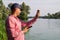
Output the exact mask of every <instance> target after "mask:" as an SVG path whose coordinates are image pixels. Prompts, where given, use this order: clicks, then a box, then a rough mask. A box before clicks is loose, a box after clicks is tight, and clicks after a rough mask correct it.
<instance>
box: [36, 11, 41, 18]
mask: <svg viewBox="0 0 60 40" xmlns="http://www.w3.org/2000/svg"><path fill="white" fill-rule="evenodd" d="M39 16H40V10H37V12H36V16H35V17H36V18H38V17H39Z"/></svg>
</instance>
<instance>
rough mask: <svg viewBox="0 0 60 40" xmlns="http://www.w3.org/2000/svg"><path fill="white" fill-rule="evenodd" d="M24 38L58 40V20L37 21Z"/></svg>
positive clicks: (59, 33) (59, 30) (59, 31)
mask: <svg viewBox="0 0 60 40" xmlns="http://www.w3.org/2000/svg"><path fill="white" fill-rule="evenodd" d="M25 38H26V40H60V19H38V20H37V21H36V22H35V23H34V24H33V27H32V28H31V29H30V31H29V32H28V33H27V34H26V37H25Z"/></svg>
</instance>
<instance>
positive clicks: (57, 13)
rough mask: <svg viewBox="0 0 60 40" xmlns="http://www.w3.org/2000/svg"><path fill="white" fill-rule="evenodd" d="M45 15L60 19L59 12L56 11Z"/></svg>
mask: <svg viewBox="0 0 60 40" xmlns="http://www.w3.org/2000/svg"><path fill="white" fill-rule="evenodd" d="M46 17H47V18H54V19H60V12H56V13H54V14H50V13H48V15H47V16H46Z"/></svg>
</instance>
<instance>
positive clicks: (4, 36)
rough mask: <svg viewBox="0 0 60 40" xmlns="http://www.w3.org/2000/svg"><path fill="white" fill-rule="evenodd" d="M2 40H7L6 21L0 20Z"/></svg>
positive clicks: (0, 37) (0, 36) (0, 38)
mask: <svg viewBox="0 0 60 40" xmlns="http://www.w3.org/2000/svg"><path fill="white" fill-rule="evenodd" d="M0 40H7V36H6V29H5V20H0Z"/></svg>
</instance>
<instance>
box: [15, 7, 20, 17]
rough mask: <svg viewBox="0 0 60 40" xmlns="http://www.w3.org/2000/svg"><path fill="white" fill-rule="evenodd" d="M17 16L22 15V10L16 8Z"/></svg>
mask: <svg viewBox="0 0 60 40" xmlns="http://www.w3.org/2000/svg"><path fill="white" fill-rule="evenodd" d="M15 12H16V15H17V16H18V15H19V14H20V13H21V9H19V8H15Z"/></svg>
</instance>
